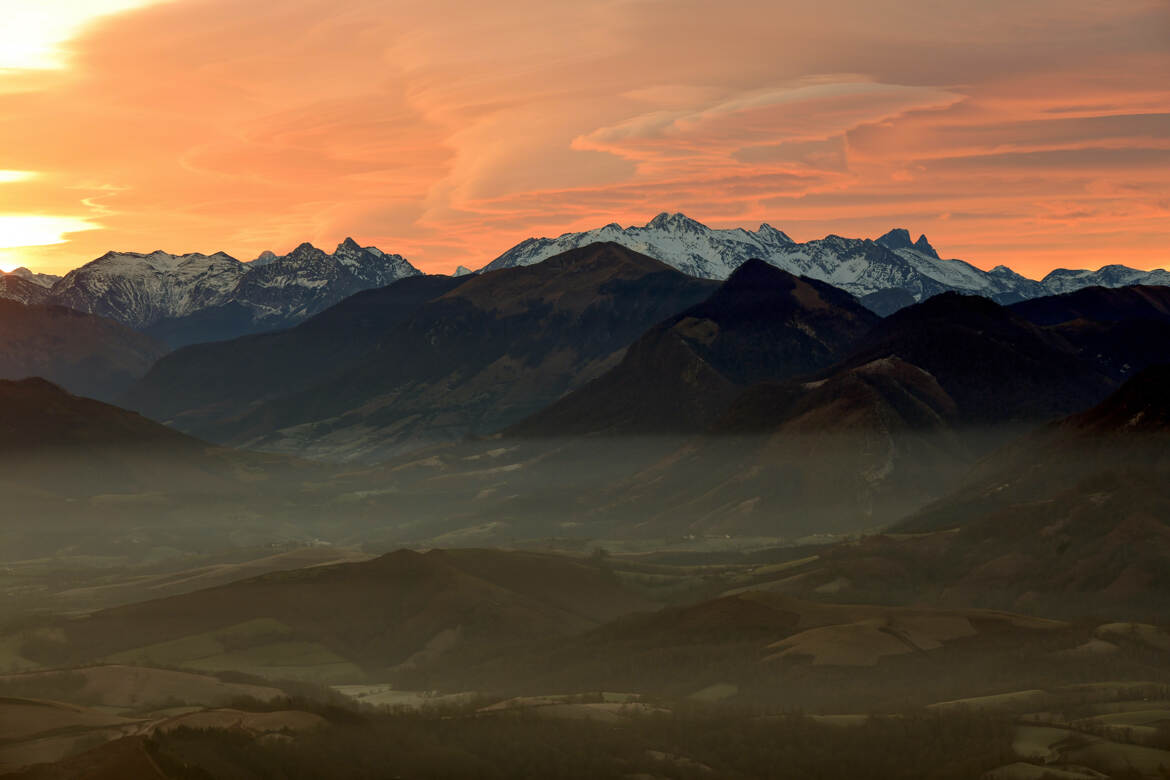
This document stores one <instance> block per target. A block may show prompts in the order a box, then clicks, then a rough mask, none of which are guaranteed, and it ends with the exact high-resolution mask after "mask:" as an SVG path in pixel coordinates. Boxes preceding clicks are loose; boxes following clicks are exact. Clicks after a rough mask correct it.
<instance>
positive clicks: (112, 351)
mask: <svg viewBox="0 0 1170 780" xmlns="http://www.w3.org/2000/svg"><path fill="white" fill-rule="evenodd" d="M30 284H31V282H30ZM163 352H164V348H163V347H162V345H160V344H158V343H157V342H155V341H154V340H153V339H151V338H149V337H147V336H144V335H142V334H141V333H137V332H136V331H133V330H131V329H129V328H127V327H125V326H124V325H119V324H118V323H116V322H114V321H113V320H107V319H105V318H102V317H98V316H95V315H92V314H82V313H80V312H76V311H73V310H72V309H66V308H64V307H62V306H26V305H24V304H21V303H17V302H16V301H7V300H0V379H23V378H25V377H30V376H40V377H44V378H46V379H48V380H49V381H51V382H55V383H57V384H59V385H61V386H63V387H65V388H67V389H68V390H70V391H71V392H74V393H78V394H80V395H87V396H92V397H95V398H102V399H110V398H113V397H115V396H116V395H118V394H119V393H120V392H122V391H123V390H124V389H125V388H127V387H128V386H129V385H130V384H131V383H132V382H134V381H135V380H137V379H138V378H140V377H141V376H142V375H143V374H145V373H146V372H147V370H148V369H149V368H150V366H151V364H152V363H153V362H154V361H155V360H156V359H157V358H158V357H159V356H160V355H162V354H163Z"/></svg>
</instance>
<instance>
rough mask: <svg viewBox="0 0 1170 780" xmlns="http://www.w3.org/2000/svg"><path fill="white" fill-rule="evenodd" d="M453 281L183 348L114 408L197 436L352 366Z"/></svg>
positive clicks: (376, 295)
mask: <svg viewBox="0 0 1170 780" xmlns="http://www.w3.org/2000/svg"><path fill="white" fill-rule="evenodd" d="M461 282H462V280H460V279H453V278H451V277H448V276H413V277H409V278H406V279H402V280H399V281H398V282H395V283H394V284H391V285H389V286H387V287H381V288H378V289H375V290H367V291H365V292H361V293H358V294H357V295H354V296H351V297H350V298H347V299H346V300H345V301H344V302H343V303H341V304H338V305H337V306H334V307H332V308H330V309H327V310H325V311H323V312H321V313H320V314H318V315H317V316H316V317H313V318H312V319H310V320H308V321H306V322H304V323H302V324H301V325H298V326H297V327H295V328H291V329H289V330H283V331H278V332H276V333H265V334H260V335H255V336H244V337H242V338H238V339H234V340H232V341H223V342H214V343H210V344H196V345H193V346H189V347H184V348H182V349H179V350H177V351H175V352H173V353H171V354H170V355H167V356H166V357H164V358H163V359H162V360H160V361H158V363H156V364H155V365H154V366H153V367H152V368H151V370H150V372H149V373H148V374H147V375H146V376H145V377H144V378H143V379H142V381H140V382H138V383H137V384H136V385H135V386H134V387H132V388H131V389H130V390H129V392H128V393H127V394H126V395H125V396H124V397H123V398H122V399H121V401H122V402H123V403H124V404H125V405H126V406H127V407H130V408H133V409H138V410H140V411H142V413H143V414H146V415H149V416H150V417H153V418H155V419H159V420H172V421H173V422H174V423H175V424H176V425H178V426H180V427H182V428H184V429H189V430H199V429H200V427H201V425H203V424H205V423H206V422H208V421H212V422H214V421H219V420H223V419H227V418H231V417H233V416H235V415H239V414H243V413H244V412H246V411H247V410H248V409H250V408H252V407H254V406H256V405H257V404H259V403H261V402H263V401H265V400H267V399H270V398H278V397H281V396H286V395H288V394H290V393H296V392H298V391H301V390H304V389H305V388H307V387H310V386H312V385H314V384H316V383H318V382H320V380H321V377H322V376H328V375H329V374H330V373H332V372H334V371H337V370H340V369H342V368H343V367H346V366H348V365H349V364H351V363H352V362H353V361H356V360H360V359H361V358H362V357H363V356H364V355H365V354H366V353H367V352H368V351H369V350H371V349H373V348H374V347H376V346H377V344H378V342H379V341H380V340H381V339H382V338H383V337H384V336H385V334H386V333H387V331H389V330H390V329H391V328H393V327H394V326H395V325H397V324H399V323H401V322H403V321H404V320H406V319H407V318H408V317H410V315H411V314H412V313H413V312H414V311H415V310H416V309H418V307H420V306H422V305H423V304H424V303H426V302H427V301H429V300H431V299H433V298H435V297H438V296H439V295H442V294H443V293H446V292H448V291H450V290H451V289H453V288H455V287H457V286H458V285H459V284H460V283H461Z"/></svg>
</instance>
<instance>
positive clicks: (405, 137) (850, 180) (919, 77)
mask: <svg viewBox="0 0 1170 780" xmlns="http://www.w3.org/2000/svg"><path fill="white" fill-rule="evenodd" d="M22 9H23V12H22ZM29 9H37V10H36V12H33V11H29ZM0 10H2V11H3V12H4V14H5V22H6V27H5V28H4V32H3V34H2V35H3V37H0V52H3V58H2V59H0V266H3V267H11V266H14V265H18V264H22V265H28V266H30V267H32V268H34V269H36V270H41V271H55V272H63V271H65V270H67V269H69V268H73V267H75V266H77V265H79V264H81V263H83V262H86V261H88V260H90V259H92V258H94V257H96V256H98V255H100V254H102V253H103V252H105V251H106V250H108V249H123V250H136V251H151V250H153V249H160V248H161V249H166V250H168V251H174V252H188V251H203V252H211V251H215V250H219V249H222V250H224V251H227V252H229V253H231V254H233V255H235V256H236V257H240V258H241V259H249V258H251V257H254V256H255V255H257V254H259V253H260V252H261V251H262V250H265V249H273V250H275V251H278V252H284V251H288V250H289V249H291V248H292V247H293V246H295V245H296V244H298V243H299V242H301V241H305V240H309V241H313V242H314V243H316V244H318V245H320V246H325V247H329V248H331V247H332V246H333V245H334V244H336V243H337V242H338V241H340V240H341V239H342V238H343V237H345V236H347V235H352V236H354V237H355V238H357V239H358V240H359V241H361V242H363V243H367V244H376V245H377V246H379V247H381V248H383V249H384V250H386V251H392V252H399V253H402V254H404V255H405V256H407V257H408V258H410V259H411V260H412V262H414V263H415V264H416V265H418V266H419V267H420V268H422V269H424V270H431V271H450V270H451V269H453V268H454V267H455V265H456V264H464V265H467V266H471V267H478V266H479V265H482V264H483V263H485V262H487V261H488V260H490V259H492V258H493V257H494V256H495V255H497V254H498V253H499V252H501V251H503V250H504V249H506V248H508V247H510V246H511V245H513V244H515V243H517V242H518V241H520V240H521V239H523V238H525V237H527V236H529V235H549V234H552V235H555V234H559V233H561V232H564V231H567V230H577V229H583V228H589V227H596V226H599V225H601V224H605V223H608V222H612V221H618V222H621V223H622V224H631V223H637V224H641V223H643V222H645V221H646V220H648V219H649V218H650V217H652V216H653V215H654V214H655V213H657V212H659V211H683V212H685V213H687V214H688V215H690V216H692V217H694V218H696V219H699V220H701V221H703V222H706V223H708V224H710V225H712V226H717V227H723V226H738V225H744V226H752V227H754V226H755V225H756V224H758V223H759V222H761V221H767V222H770V223H772V224H773V225H775V226H777V227H779V228H781V229H783V230H784V231H786V232H788V233H789V234H790V235H792V236H793V237H794V238H797V239H799V240H807V239H810V238H818V237H821V236H823V235H825V234H827V233H839V234H842V235H853V236H876V235H878V234H880V233H882V232H885V231H886V230H888V229H889V228H891V227H906V228H909V229H910V230H911V231H913V232H914V233H915V234H917V233H918V232H925V233H926V234H927V235H929V236H930V238H931V240H932V242H933V243H934V244H935V246H937V247H938V248H939V249H940V251H942V252H943V254H944V256H949V257H963V258H965V259H968V260H970V261H972V262H974V263H976V264H977V265H980V266H982V267H985V268H990V267H991V266H994V265H997V264H999V263H1004V264H1008V265H1010V266H1012V267H1013V268H1015V269H1016V270H1018V271H1021V272H1023V273H1028V274H1031V275H1041V274H1043V273H1044V272H1046V271H1048V270H1050V269H1051V268H1053V267H1057V266H1064V267H1085V266H1089V267H1094V268H1095V267H1097V266H1100V265H1103V264H1105V263H1111V262H1121V263H1126V264H1128V265H1133V266H1136V267H1141V268H1150V267H1154V266H1165V265H1166V264H1167V263H1170V250H1168V249H1167V247H1170V4H1167V3H1166V2H1164V0H1115V1H1114V2H1110V3H1101V2H1099V0H1030V1H1029V2H1024V3H1021V2H1019V0H986V1H985V2H983V3H978V4H965V3H939V2H937V0H899V1H898V2H892V1H890V0H886V1H882V0H818V2H815V3H814V2H800V3H796V2H777V0H724V2H720V3H715V2H688V1H687V0H579V1H578V2H573V3H560V2H553V3H550V2H548V0H539V1H537V0H498V1H497V2H493V3H473V2H467V1H466V0H464V1H462V2H444V1H443V0H427V1H426V2H422V1H418V2H415V1H413V0H393V1H390V0H282V1H281V2H279V3H274V2H244V1H243V0H171V1H170V2H165V3H153V4H152V3H149V2H148V0H138V1H137V2H135V1H133V0H84V1H83V0H37V2H36V3H32V2H27V1H26V0H0Z"/></svg>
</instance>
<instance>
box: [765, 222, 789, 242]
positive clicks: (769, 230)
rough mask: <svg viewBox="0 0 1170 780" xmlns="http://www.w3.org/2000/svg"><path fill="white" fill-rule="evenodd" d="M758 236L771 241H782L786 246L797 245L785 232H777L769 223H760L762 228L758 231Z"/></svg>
mask: <svg viewBox="0 0 1170 780" xmlns="http://www.w3.org/2000/svg"><path fill="white" fill-rule="evenodd" d="M756 235H758V236H760V237H761V238H764V239H767V240H769V241H781V242H783V243H785V244H795V243H796V242H795V241H793V240H792V239H791V238H790V237H789V235H788V234H787V233H785V232H784V231H783V230H777V229H776V228H774V227H772V226H771V225H769V224H768V223H767V222H761V223H760V228H759V230H757V231H756Z"/></svg>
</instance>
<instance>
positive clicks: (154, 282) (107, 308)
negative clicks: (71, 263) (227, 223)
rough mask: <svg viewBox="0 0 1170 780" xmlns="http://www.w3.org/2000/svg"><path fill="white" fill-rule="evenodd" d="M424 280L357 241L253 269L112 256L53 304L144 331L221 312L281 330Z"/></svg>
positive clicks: (211, 258)
mask: <svg viewBox="0 0 1170 780" xmlns="http://www.w3.org/2000/svg"><path fill="white" fill-rule="evenodd" d="M418 273H419V271H418V270H417V269H415V268H414V267H413V266H412V265H411V264H410V263H408V262H407V261H406V260H405V259H404V258H402V257H401V256H399V255H388V254H385V253H384V252H382V251H381V250H378V249H376V248H374V247H362V246H360V245H359V244H358V243H357V242H356V241H354V240H353V239H352V238H347V239H346V240H345V241H343V242H342V243H341V244H339V245H338V247H337V250H336V251H335V252H334V253H333V254H332V255H331V254H328V253H327V252H325V251H323V250H321V249H318V248H317V247H315V246H313V245H312V244H310V243H308V242H306V243H303V244H301V245H299V246H298V247H296V248H295V249H294V250H293V251H291V252H289V253H288V254H286V255H277V254H275V253H273V252H264V253H262V254H261V255H260V256H259V257H258V258H256V260H254V261H252V262H251V263H241V262H240V261H239V260H236V259H235V258H234V257H232V256H230V255H228V254H226V253H224V252H216V253H214V254H211V255H204V254H200V253H190V254H185V255H173V254H170V253H168V252H163V251H161V250H156V251H154V252H150V253H147V254H142V253H138V252H107V253H106V254H104V255H102V256H101V257H99V258H97V259H96V260H94V261H92V262H90V263H87V264H86V265H84V266H82V267H81V268H78V269H76V270H74V271H71V272H70V273H69V274H67V275H66V276H65V277H64V278H63V279H61V280H60V281H58V282H57V283H55V284H54V285H53V287H52V289H51V290H50V293H49V298H50V300H51V301H52V302H54V303H59V304H62V305H65V306H69V307H70V308H73V309H77V310H79V311H85V312H90V313H94V314H99V315H102V316H105V317H109V318H111V319H114V320H117V321H118V322H121V323H123V324H125V325H129V326H130V327H133V328H139V329H145V328H150V327H152V326H154V325H156V324H158V323H160V322H163V321H170V320H175V319H179V318H184V317H188V316H191V315H194V314H196V313H199V312H204V311H207V310H212V309H220V308H223V307H228V308H230V309H231V310H232V312H233V314H232V316H234V317H235V318H236V319H237V320H238V319H239V317H240V314H239V309H241V308H242V309H243V310H244V311H245V312H246V315H245V316H250V317H251V319H252V322H253V325H255V326H260V325H261V324H263V325H264V326H265V327H267V326H271V327H278V326H284V325H290V324H294V323H295V322H297V321H299V320H301V319H304V318H305V317H308V316H311V315H312V314H316V313H317V312H319V311H321V310H323V309H324V308H327V307H328V306H332V305H333V304H334V303H337V302H339V301H340V300H341V299H342V298H345V297H348V296H349V295H353V294H354V293H356V292H360V291H362V290H365V289H369V288H372V287H383V286H385V285H387V284H390V283H391V282H393V281H396V280H398V279H401V278H403V277H406V276H415V275H417V274H418ZM220 336H221V337H222V334H220Z"/></svg>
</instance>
